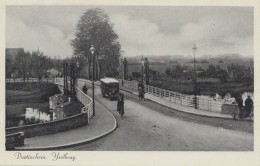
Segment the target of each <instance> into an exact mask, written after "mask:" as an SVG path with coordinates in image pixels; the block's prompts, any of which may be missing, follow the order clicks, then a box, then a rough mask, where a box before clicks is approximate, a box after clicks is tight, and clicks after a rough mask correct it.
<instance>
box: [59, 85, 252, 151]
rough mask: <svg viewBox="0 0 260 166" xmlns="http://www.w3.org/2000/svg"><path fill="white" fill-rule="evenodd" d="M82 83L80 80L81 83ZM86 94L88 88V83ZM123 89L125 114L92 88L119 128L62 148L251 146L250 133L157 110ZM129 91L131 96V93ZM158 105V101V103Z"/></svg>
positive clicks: (219, 148)
mask: <svg viewBox="0 0 260 166" xmlns="http://www.w3.org/2000/svg"><path fill="white" fill-rule="evenodd" d="M82 86H83V84H79V87H82ZM88 93H89V94H91V93H92V92H91V90H90V87H89V91H88ZM124 93H125V96H126V98H125V113H126V114H125V118H124V119H123V120H122V119H121V118H120V116H119V114H118V113H117V112H116V101H110V100H109V99H107V98H103V97H102V95H101V92H100V88H99V87H98V86H97V87H96V88H95V94H96V95H95V97H96V99H97V101H99V102H100V103H101V104H103V105H104V106H105V107H106V108H108V109H109V110H110V111H111V112H112V113H113V114H114V115H115V116H116V118H117V120H118V126H119V127H118V128H117V129H116V130H115V131H114V132H113V133H112V134H110V135H108V136H106V137H104V138H102V139H100V140H98V141H95V142H93V143H89V144H85V145H80V146H76V147H72V148H66V149H62V150H84V151H90V150H97V151H103V150H105V151H158V150H159V151H244V150H246V151H247V150H253V147H254V143H253V142H254V137H253V134H252V133H247V132H241V131H236V130H229V129H224V128H221V127H214V126H210V125H205V124H199V123H195V122H193V121H187V120H182V119H180V118H176V117H172V116H167V115H164V114H162V113H159V112H158V110H156V109H157V108H156V107H154V108H153V107H148V106H146V104H145V102H147V101H138V102H135V99H133V98H134V97H133V95H132V94H128V93H127V92H124ZM131 95H132V96H131ZM157 105H158V104H157ZM96 111H98V110H96Z"/></svg>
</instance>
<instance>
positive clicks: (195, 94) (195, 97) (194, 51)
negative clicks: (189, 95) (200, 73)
mask: <svg viewBox="0 0 260 166" xmlns="http://www.w3.org/2000/svg"><path fill="white" fill-rule="evenodd" d="M192 50H193V54H194V61H193V62H194V76H193V79H194V80H193V81H194V107H195V109H197V89H196V82H197V80H196V79H197V78H196V65H195V64H196V60H195V54H196V50H197V47H196V45H195V44H194V45H193V47H192Z"/></svg>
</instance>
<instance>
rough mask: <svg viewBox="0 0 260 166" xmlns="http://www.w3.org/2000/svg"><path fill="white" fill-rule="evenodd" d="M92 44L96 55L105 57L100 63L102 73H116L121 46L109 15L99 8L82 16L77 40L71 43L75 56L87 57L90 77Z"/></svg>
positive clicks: (76, 34) (77, 30) (90, 10)
mask: <svg viewBox="0 0 260 166" xmlns="http://www.w3.org/2000/svg"><path fill="white" fill-rule="evenodd" d="M92 44H93V45H94V47H95V49H96V50H95V55H96V56H98V57H100V56H101V55H102V56H103V60H102V62H100V63H101V64H100V66H102V71H103V72H104V73H105V74H106V75H107V74H111V73H112V74H113V73H116V71H117V68H118V65H119V56H120V55H121V45H120V43H119V42H118V35H117V34H116V33H115V32H114V30H113V25H112V23H111V22H110V20H109V17H108V15H107V14H105V13H104V11H103V10H101V9H99V8H95V9H89V10H87V11H86V12H85V13H84V14H83V15H82V16H81V18H80V20H79V22H78V24H77V29H76V33H75V39H73V40H72V41H71V45H72V46H73V49H74V55H75V56H77V57H81V58H83V57H87V59H88V63H89V76H90V66H91V65H90V64H91V62H92V59H91V57H92V55H91V53H90V51H89V49H90V47H91V45H92ZM97 59H98V58H97ZM97 61H98V60H97ZM97 61H96V62H97Z"/></svg>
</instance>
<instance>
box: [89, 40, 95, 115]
mask: <svg viewBox="0 0 260 166" xmlns="http://www.w3.org/2000/svg"><path fill="white" fill-rule="evenodd" d="M89 50H90V52H91V54H92V69H93V70H92V100H93V116H95V96H94V95H95V92H94V90H95V87H94V75H95V67H94V65H95V62H94V61H95V55H94V53H95V48H94V46H93V45H91V47H90V49H89Z"/></svg>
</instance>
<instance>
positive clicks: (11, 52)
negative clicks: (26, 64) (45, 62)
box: [5, 48, 24, 61]
mask: <svg viewBox="0 0 260 166" xmlns="http://www.w3.org/2000/svg"><path fill="white" fill-rule="evenodd" d="M20 51H23V52H24V49H23V48H6V49H5V58H6V59H10V60H12V61H14V60H15V58H16V56H17V55H18V53H19V52H20Z"/></svg>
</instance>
